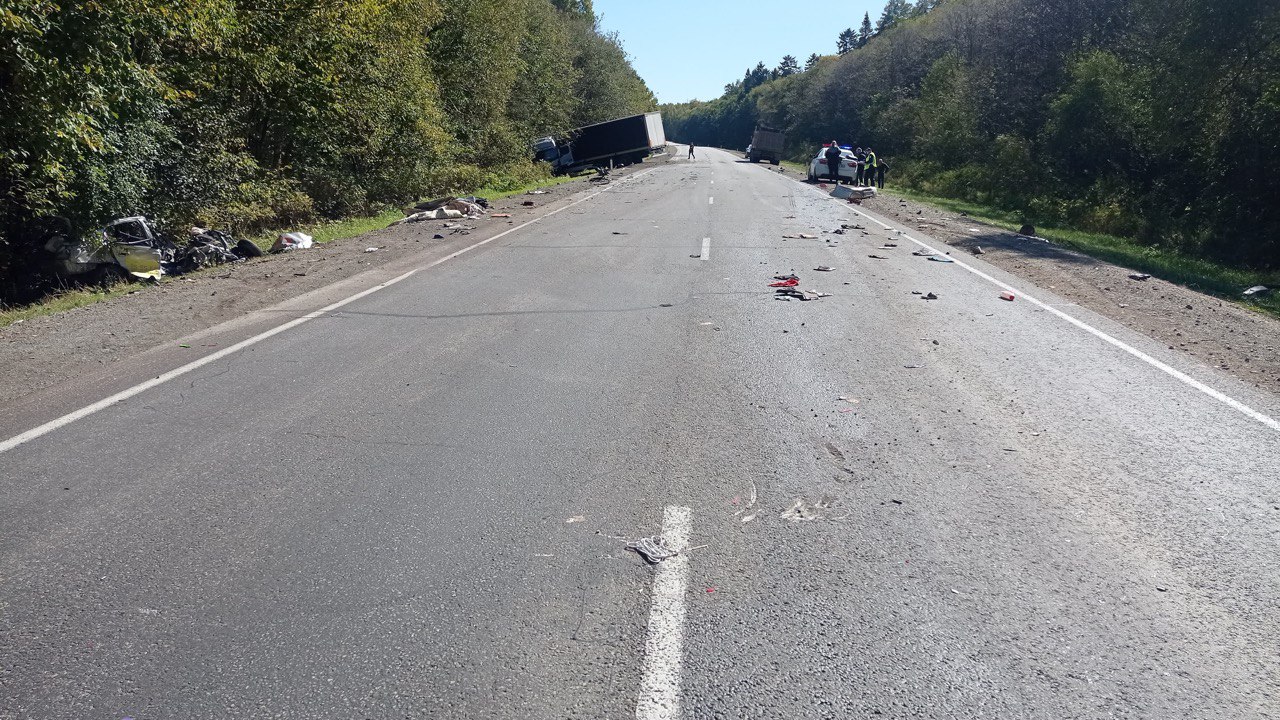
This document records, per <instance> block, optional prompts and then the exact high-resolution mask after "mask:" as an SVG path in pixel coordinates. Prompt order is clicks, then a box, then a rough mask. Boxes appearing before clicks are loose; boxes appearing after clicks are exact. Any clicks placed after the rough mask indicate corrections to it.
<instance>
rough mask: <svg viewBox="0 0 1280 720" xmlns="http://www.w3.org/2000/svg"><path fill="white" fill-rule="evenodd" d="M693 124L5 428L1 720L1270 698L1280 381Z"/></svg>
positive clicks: (1173, 707) (1064, 705)
mask: <svg viewBox="0 0 1280 720" xmlns="http://www.w3.org/2000/svg"><path fill="white" fill-rule="evenodd" d="M698 153H699V158H698V160H697V161H696V162H692V163H690V162H685V161H684V160H683V158H681V159H679V160H677V161H673V162H671V163H669V164H667V165H663V166H660V167H656V168H654V169H653V170H650V171H648V172H646V173H644V174H639V175H636V176H634V177H633V178H631V179H629V180H628V181H626V182H624V183H619V184H617V185H616V186H614V187H612V188H611V189H610V190H609V191H607V192H605V193H602V194H600V195H599V196H598V197H594V198H591V199H590V200H587V201H586V202H583V203H581V204H579V205H576V206H574V207H572V208H569V209H567V210H565V211H563V212H561V213H559V214H557V215H555V216H554V217H550V218H547V219H546V220H545V221H543V222H541V223H539V224H536V225H533V226H531V227H529V228H526V229H524V230H520V231H518V232H515V233H512V234H510V235H508V236H506V237H504V238H501V239H499V240H497V241H495V242H493V243H491V244H488V245H486V246H485V247H483V248H479V249H477V250H475V251H474V252H470V253H467V254H465V255H462V256H460V257H457V258H455V259H452V260H450V261H448V262H445V263H443V264H440V265H438V266H435V267H432V268H430V269H426V270H423V271H421V272H419V273H417V274H415V275H413V276H411V277H409V278H407V279H405V280H404V281H402V282H400V283H398V284H396V285H394V286H391V287H388V288H386V289H383V290H381V291H379V292H376V293H374V294H371V295H368V296H367V297H364V298H362V299H360V300H357V301H355V302H352V303H350V304H348V305H346V306H344V307H342V308H340V309H338V310H336V311H334V312H331V313H328V314H326V315H324V316H323V317H320V318H318V319H315V320H312V321H310V322H308V323H306V324H304V325H301V326H299V327H296V328H292V329H289V330H287V331H285V332H282V333H279V334H277V335H275V336H273V337H270V338H268V339H265V340H263V341H261V342H259V343H257V344H254V345H252V346H251V347H248V348H246V349H244V350H242V351H240V352H236V353H233V354H231V355H229V356H227V357H225V358H222V359H220V360H218V361H216V362H214V363H211V364H209V365H207V366H205V367H203V368H200V369H198V370H195V371H193V372H191V373H188V374H186V375H183V376H181V377H178V378H176V379H173V380H171V381H169V382H165V383H163V384H161V385H159V386H157V387H154V388H151V389H149V390H147V391H145V392H143V393H141V394H139V395H137V396H136V397H134V398H132V399H129V400H127V401H125V402H122V403H119V404H117V405H114V406H111V407H108V408H106V409H103V410H101V411H100V412H97V413H95V414H92V415H89V416H88V417H85V418H83V419H80V420H78V421H76V422H74V423H71V424H68V425H66V426H65V427H62V428H60V429H57V430H54V431H52V432H49V433H48V434H45V435H43V436H41V437H38V438H36V439H33V440H31V441H30V442H27V443H25V444H22V445H19V446H17V447H15V448H13V449H10V450H8V451H7V452H3V453H2V454H0V718H3V719H5V720H10V719H17V718H22V719H24V720H25V719H28V718H30V719H33V720H34V719H37V718H41V719H43V718H66V719H76V720H82V719H88V718H95V719H96V718H102V719H106V720H120V719H121V718H135V719H136V720H150V719H152V718H182V719H196V718H201V719H202V718H210V719H213V718H218V719H226V718H326V719H327V718H334V719H338V718H341V719H343V720H349V719H351V718H512V719H516V718H519V719H531V718H547V719H552V718H555V719H562V718H627V717H637V716H639V717H642V718H655V719H656V718H699V719H701V718H787V719H796V718H863V717H886V718H1047V719H1048V718H1052V719H1061V718H1111V717H1118V718H1226V717H1230V718H1267V717H1278V716H1280V710H1278V709H1277V708H1280V657H1278V656H1277V651H1276V637H1277V636H1276V628H1277V627H1280V607H1278V604H1277V597H1280V555H1278V554H1277V553H1276V552H1275V546H1276V542H1277V540H1278V539H1280V488H1277V475H1278V474H1280V473H1278V472H1277V471H1278V470H1280V432H1278V431H1277V430H1276V429H1274V428H1273V427H1271V426H1269V425H1267V424H1266V423H1265V422H1264V421H1262V420H1260V419H1259V417H1258V416H1257V415H1255V416H1250V415H1248V414H1246V413H1245V412H1243V411H1242V410H1241V409H1240V407H1237V406H1233V405H1232V404H1230V402H1235V403H1237V404H1239V405H1242V406H1247V407H1248V408H1250V409H1252V410H1253V411H1255V413H1257V414H1260V415H1262V416H1264V418H1275V417H1277V416H1280V398H1277V397H1275V396H1270V395H1265V394H1259V393H1258V392H1256V391H1252V390H1250V389H1248V388H1246V387H1244V386H1242V385H1241V384H1239V383H1237V382H1235V381H1233V380H1232V379H1230V378H1228V377H1225V376H1222V375H1220V374H1218V373H1216V372H1215V371H1213V370H1211V369H1209V368H1206V367H1203V366H1198V365H1195V364H1193V362H1192V361H1190V360H1188V359H1187V358H1186V357H1184V356H1182V355H1178V354H1177V353H1175V352H1174V351H1170V350H1168V349H1167V348H1163V347H1160V346H1158V345H1155V344H1154V343H1153V342H1151V341H1150V340H1148V339H1146V338H1144V337H1142V336H1140V335H1138V334H1135V333H1133V332H1130V331H1128V330H1126V329H1125V328H1123V327H1119V326H1117V325H1115V324H1114V323H1111V322H1109V321H1108V320H1106V319H1104V318H1101V317H1098V316H1096V315H1093V314H1092V313H1089V312H1088V311H1085V310H1083V309H1082V308H1078V307H1072V306H1069V305H1068V304H1066V303H1064V302H1063V301H1061V300H1059V299H1057V298H1055V296H1054V295H1053V293H1052V290H1051V289H1048V288H1035V287H1028V286H1026V285H1024V284H1022V283H1020V282H1019V281H1018V280H1017V279H1016V278H1010V277H1008V276H1006V275H1005V274H1003V273H1001V272H1000V271H998V270H995V269H993V268H991V267H989V266H986V265H985V264H984V263H982V262H981V260H980V259H977V258H971V257H968V256H966V257H964V258H959V257H958V258H957V259H959V260H961V261H962V263H963V265H960V264H956V263H941V262H935V261H929V260H927V259H926V258H925V257H919V256H913V255H912V254H911V251H912V250H918V249H920V248H919V246H918V245H917V244H914V243H913V242H912V241H911V240H909V239H908V238H906V237H903V236H898V235H897V234H896V232H894V231H893V230H890V231H887V232H886V231H883V230H882V229H881V228H880V226H879V225H878V224H876V222H875V221H874V220H872V219H869V218H865V217H861V216H859V215H857V214H855V211H854V208H852V207H851V206H849V205H847V204H845V203H841V202H837V201H834V200H831V199H829V198H827V197H826V196H825V195H824V194H823V193H822V192H820V191H819V190H818V189H816V188H813V187H811V186H806V185H802V184H799V183H795V182H793V181H791V180H788V179H786V178H783V177H779V176H778V175H777V174H776V173H773V172H771V171H770V169H769V167H768V166H757V165H750V164H746V163H743V162H738V161H737V158H734V157H731V156H729V155H728V154H725V153H721V152H718V151H713V150H706V149H700V150H699V151H698ZM842 222H845V223H849V224H861V225H862V226H864V227H865V228H866V230H867V233H869V234H866V235H864V234H863V231H862V230H858V229H852V230H850V231H849V232H848V233H846V234H844V235H832V234H826V233H823V231H824V230H832V229H835V228H838V227H840V225H841V224H842ZM886 222H887V221H886ZM619 233H621V234H619ZM799 233H807V234H813V235H817V236H818V237H817V238H816V239H803V238H793V239H785V238H784V237H783V235H785V234H792V235H795V234H799ZM908 235H910V236H911V237H913V238H916V239H918V240H921V241H923V242H925V243H928V242H929V241H928V239H927V238H925V237H923V236H922V235H920V234H918V233H915V232H913V231H909V232H908ZM704 239H707V240H705V241H704ZM886 241H888V242H893V243H896V244H897V245H898V247H896V248H887V249H877V248H878V246H880V245H882V244H883V243H885V242H886ZM939 249H941V250H945V248H939ZM872 254H876V255H880V256H883V257H885V258H887V259H883V260H882V259H874V258H871V257H869V255H872ZM817 265H829V266H832V267H834V268H835V270H834V271H833V272H826V273H824V272H814V271H813V268H814V267H815V266H817ZM971 270H974V271H978V272H981V273H985V274H987V275H988V276H989V277H990V279H988V278H984V277H982V276H980V275H978V274H975V272H971ZM792 271H794V272H795V273H797V274H798V275H799V276H800V278H801V288H803V289H809V288H812V289H815V290H820V291H823V292H829V293H831V296H830V297H825V298H822V299H821V300H817V301H813V302H799V301H789V302H786V301H780V300H778V299H776V298H775V297H774V294H773V291H772V290H771V289H770V288H768V287H767V284H768V283H769V282H770V281H771V276H773V275H775V274H778V273H789V272H792ZM1001 283H1009V284H1011V285H1012V286H1013V287H1014V288H1015V289H1017V290H1018V291H1019V293H1020V294H1019V297H1018V299H1017V300H1015V301H1014V302H1006V301H1003V300H1001V299H1000V298H999V293H1000V291H1001V290H1002V289H1003V287H1002V286H1001V285H1000V284H1001ZM912 291H916V292H921V293H927V292H933V293H936V294H937V296H938V299H937V300H932V301H930V300H924V299H922V296H921V295H913V294H912ZM1023 291H1025V292H1026V293H1029V294H1030V295H1031V296H1032V297H1034V298H1035V299H1038V300H1039V301H1041V302H1042V303H1043V305H1038V304H1036V303H1034V302H1031V301H1028V300H1027V299H1026V298H1025V297H1023V296H1022V295H1021V293H1022V292H1023ZM1050 308H1052V309H1053V310H1057V311H1058V312H1061V313H1065V314H1067V315H1069V316H1070V317H1072V318H1074V319H1076V320H1077V321H1078V322H1079V323H1080V324H1079V325H1077V324H1072V323H1071V322H1069V321H1067V320H1066V319H1064V318H1063V317H1061V316H1059V315H1057V314H1054V312H1052V311H1051V310H1050ZM1091 330H1093V331H1096V332H1091ZM1097 333H1103V334H1106V335H1107V336H1109V337H1110V338H1112V339H1114V340H1115V341H1116V342H1114V343H1113V342H1109V341H1108V340H1106V339H1105V338H1103V337H1100V336H1099V334H1097ZM1117 343H1121V344H1124V345H1125V346H1127V348H1129V349H1126V348H1122V347H1120V346H1118V345H1117ZM1129 350H1132V351H1134V352H1130V351H1129ZM1135 352H1138V353H1144V354H1145V357H1139V356H1138V355H1136V354H1135ZM1153 363H1164V364H1166V365H1167V368H1162V367H1159V366H1157V364H1153ZM1169 369H1173V370H1174V371H1175V372H1179V371H1180V372H1181V373H1185V375H1184V376H1175V375H1174V374H1171V373H1170V372H1169V371H1168V370H1169ZM1188 380H1191V381H1192V382H1199V383H1202V384H1203V386H1204V387H1197V386H1195V385H1194V384H1191V383H1189V382H1188ZM1206 389H1210V390H1212V391H1214V392H1218V393H1220V394H1221V395H1222V396H1221V397H1215V396H1212V395H1210V394H1209V393H1207V392H1206ZM842 397H843V398H845V399H843V400H842V399H840V398H842ZM97 399H99V398H93V397H86V398H85V399H84V402H85V404H88V403H90V402H93V401H94V400H97ZM664 516H665V517H666V518H667V521H666V524H665V526H664ZM677 526H678V527H677ZM658 533H665V534H666V537H668V538H669V539H671V541H672V542H674V543H678V544H680V545H681V547H682V548H683V549H684V552H683V553H682V554H681V555H680V556H678V557H677V558H675V559H673V560H668V561H666V562H664V563H662V564H659V565H657V566H650V565H648V564H646V563H645V562H643V560H642V559H641V558H640V557H639V556H638V555H637V554H635V553H633V552H630V551H628V550H627V549H626V542H627V541H628V540H631V539H636V538H640V537H642V536H649V535H654V534H658ZM685 534H687V538H686V537H685Z"/></svg>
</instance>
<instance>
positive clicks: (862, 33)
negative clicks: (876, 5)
mask: <svg viewBox="0 0 1280 720" xmlns="http://www.w3.org/2000/svg"><path fill="white" fill-rule="evenodd" d="M874 35H875V31H874V30H872V29H871V13H863V14H862V26H861V27H859V28H858V39H857V41H856V43H855V45H856V46H857V47H865V46H866V44H867V43H869V42H871V38H872V36H874Z"/></svg>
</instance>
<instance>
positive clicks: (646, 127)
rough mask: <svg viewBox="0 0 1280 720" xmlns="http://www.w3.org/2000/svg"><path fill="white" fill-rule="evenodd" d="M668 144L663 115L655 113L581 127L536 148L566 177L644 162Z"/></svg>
mask: <svg viewBox="0 0 1280 720" xmlns="http://www.w3.org/2000/svg"><path fill="white" fill-rule="evenodd" d="M666 144H667V134H666V131H665V130H663V127H662V113H656V112H651V113H645V114H643V115H632V116H631V117H624V118H618V119H617V120H610V121H608V122H602V123H596V124H595V125H588V126H586V127H580V128H578V129H576V130H570V131H569V132H567V133H565V134H564V136H562V137H559V138H556V137H544V138H541V139H539V140H538V141H537V142H535V143H534V144H533V151H534V157H535V158H537V159H538V160H545V161H546V162H549V163H551V168H552V170H554V171H555V172H556V173H557V174H565V173H571V172H574V171H575V170H580V169H582V168H587V167H610V166H612V165H628V164H631V163H638V162H642V161H643V160H644V159H645V158H647V157H649V155H650V154H651V153H652V152H653V151H654V150H657V149H658V148H661V147H663V146H665V145H666Z"/></svg>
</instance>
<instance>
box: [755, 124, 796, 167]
mask: <svg viewBox="0 0 1280 720" xmlns="http://www.w3.org/2000/svg"><path fill="white" fill-rule="evenodd" d="M786 142H787V136H786V135H784V134H783V133H782V131H781V130H775V129H773V128H771V127H765V126H764V125H757V126H756V131H755V133H754V134H752V136H751V152H750V153H749V154H748V155H747V159H748V160H750V161H751V162H753V163H754V162H760V161H761V160H768V161H769V162H771V163H773V164H774V165H777V164H779V163H781V162H782V149H783V146H784V145H785V144H786Z"/></svg>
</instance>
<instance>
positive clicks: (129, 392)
mask: <svg viewBox="0 0 1280 720" xmlns="http://www.w3.org/2000/svg"><path fill="white" fill-rule="evenodd" d="M654 170H657V168H650V169H648V170H644V171H641V172H638V173H636V174H635V175H631V176H629V177H626V178H623V179H622V180H621V181H620V182H619V184H621V183H625V182H630V181H631V180H634V179H636V178H639V177H642V176H644V175H647V174H649V173H651V172H653V171H654ZM614 187H617V186H616V185H611V186H609V187H606V188H604V189H603V190H598V191H596V192H594V193H591V194H590V195H587V196H586V197H583V198H579V199H577V200H575V201H573V202H571V203H569V204H568V205H565V206H564V207H560V208H556V209H555V210H552V211H551V212H549V213H547V214H546V215H543V216H542V217H536V218H534V219H532V220H530V221H528V222H526V223H522V224H520V225H517V226H515V227H513V228H508V229H507V230H504V231H502V232H500V233H498V234H497V235H494V236H493V237H491V238H488V239H486V240H481V241H480V242H477V243H475V244H474V245H468V246H467V247H464V248H462V249H461V250H458V251H456V252H453V253H450V254H448V255H445V256H444V257H442V258H440V259H438V260H434V261H432V262H430V263H427V264H426V265H423V266H422V267H417V268H414V269H412V270H410V271H408V272H406V273H404V274H403V275H399V276H397V277H394V278H392V279H390V280H387V281H386V282H383V283H379V284H377V285H374V286H373V287H371V288H366V289H364V290H361V291H360V292H358V293H356V294H355V295H352V296H350V297H347V298H344V299H342V300H339V301H338V302H335V303H333V304H332V305H326V306H325V307H322V308H320V309H319V310H315V311H312V312H309V313H307V314H306V315H303V316H302V317H298V318H294V319H293V320H290V321H288V322H286V323H284V324H282V325H277V326H276V327H273V328H271V329H270V330H266V331H264V332H262V333H259V334H257V335H254V336H253V337H251V338H248V339H245V340H241V341H240V342H238V343H236V344H234V345H229V346H227V347H225V348H223V349H221V350H218V351H217V352H214V353H212V354H209V355H206V356H204V357H202V358H199V359H198V360H193V361H191V362H189V363H187V364H186V365H182V366H181V367H177V368H174V369H173V370H170V371H168V372H166V373H163V374H161V375H157V376H156V377H154V378H152V379H150V380H147V381H146V382H143V383H139V384H137V385H134V386H133V387H131V388H128V389H125V390H121V391H120V392H118V393H116V394H114V395H111V396H109V397H105V398H103V399H101V400H99V401H98V402H95V403H93V404H92V405H86V406H85V407H82V408H80V409H79V410H75V411H73V412H69V413H67V414H66V415H63V416H62V417H59V418H55V419H53V420H50V421H49V422H47V423H45V424H43V425H40V426H38V427H34V428H32V429H30V430H28V431H26V432H24V433H21V434H19V435H14V436H13V437H11V438H9V439H7V440H4V441H3V442H0V453H6V452H8V451H10V450H12V449H14V448H16V447H18V446H19V445H22V444H23V443H28V442H31V441H32V440H35V439H36V438H38V437H41V436H44V435H48V434H49V433H51V432H53V431H54V430H57V429H59V428H62V427H66V426H67V425H70V424H71V423H73V422H75V421H77V420H82V419H84V418H86V417H88V416H90V415H92V414H94V413H96V412H98V411H100V410H103V409H105V408H108V407H111V406H112V405H115V404H116V403H119V402H122V401H124V400H128V399H129V398H131V397H134V396H135V395H139V394H141V393H144V392H146V391H147V390H150V389H151V388H153V387H156V386H158V385H163V384H164V383H167V382H169V381H170V380H173V379H174V378H177V377H181V376H183V375H186V374H187V373H189V372H191V371H193V370H198V369H200V368H202V367H204V366H205V365H208V364H209V363H212V362H217V361H218V360H221V359H222V358H224V357H227V356H228V355H231V354H233V353H236V352H239V351H241V350H243V349H245V348H247V347H249V346H251V345H256V344H258V343H260V342H262V341H263V340H266V339H268V338H271V337H274V336H276V335H279V334H280V333H282V332H284V331H286V330H291V329H293V328H295V327H298V326H299V325H302V324H303V323H307V322H310V321H312V320H315V319H316V318H318V317H321V316H323V315H325V314H326V313H330V312H333V311H334V310H337V309H338V308H340V307H343V306H345V305H348V304H350V303H353V302H355V301H357V300H360V299H362V298H365V297H368V296H369V295H372V294H374V293H376V292H378V291H379V290H385V289H386V288H389V287H391V286H392V285H395V284H396V283H399V282H401V281H403V280H406V279H408V278H409V277H410V276H412V275H414V274H415V273H417V272H419V271H421V270H429V269H431V268H433V267H435V266H437V265H439V264H441V263H445V262H448V261H450V260H452V259H454V258H456V257H458V256H459V255H463V254H466V253H468V252H471V251H472V250H475V249H476V248H478V247H481V246H483V245H488V244H489V243H491V242H493V241H494V240H498V239H500V238H503V237H506V236H507V235H510V234H511V233H513V232H516V231H517V230H523V229H524V228H527V227H529V226H530V225H533V224H534V223H537V222H540V221H542V220H545V219H547V218H549V217H551V216H553V215H557V214H559V213H562V212H564V211H565V210H568V209H569V208H571V207H574V206H576V205H581V204H582V203H584V202H587V201H588V200H591V199H592V198H595V197H598V196H600V195H602V194H604V193H606V192H608V191H610V190H612V189H613V188H614Z"/></svg>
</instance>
